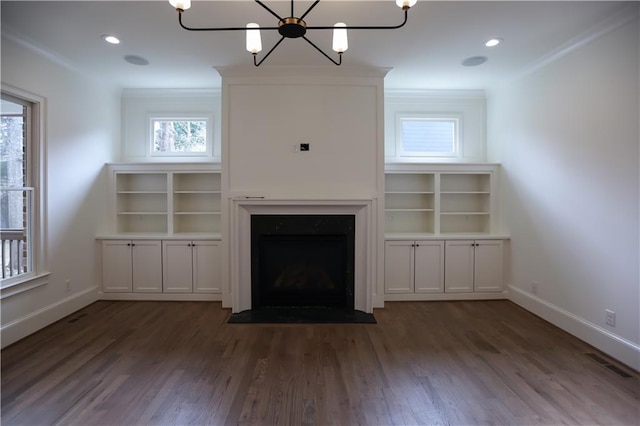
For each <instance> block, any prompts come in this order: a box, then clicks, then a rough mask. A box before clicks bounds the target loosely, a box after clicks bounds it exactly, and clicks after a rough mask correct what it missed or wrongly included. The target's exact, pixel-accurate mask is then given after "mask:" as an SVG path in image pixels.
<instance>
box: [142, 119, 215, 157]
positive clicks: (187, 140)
mask: <svg viewBox="0 0 640 426" xmlns="http://www.w3.org/2000/svg"><path fill="white" fill-rule="evenodd" d="M152 130H153V141H152V144H153V153H155V154H198V153H201V154H204V153H206V152H207V148H208V144H207V120H204V119H175V120H174V119H152Z"/></svg>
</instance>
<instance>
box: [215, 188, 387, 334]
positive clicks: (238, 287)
mask: <svg viewBox="0 0 640 426" xmlns="http://www.w3.org/2000/svg"><path fill="white" fill-rule="evenodd" d="M372 203H373V201H372V200H366V199H365V200H277V199H263V198H252V197H238V198H235V199H233V200H232V201H231V231H232V232H231V240H230V242H231V259H230V262H231V275H230V291H231V292H230V293H231V303H230V305H231V308H232V317H231V321H230V322H271V321H250V320H248V321H243V320H242V318H245V319H246V318H249V319H251V318H255V317H256V313H258V312H261V311H265V310H269V309H271V310H280V311H283V310H284V308H286V309H294V310H297V312H299V313H302V314H304V315H306V314H307V313H308V312H313V311H316V312H317V311H320V310H322V311H327V310H333V311H341V312H343V313H345V312H346V313H348V315H347V317H349V316H350V317H353V316H354V315H355V316H357V315H361V314H362V315H364V316H365V317H366V318H365V319H364V320H363V321H359V320H356V322H375V319H373V316H372V315H371V313H372V298H373V296H372V291H373V287H374V286H375V282H376V279H375V276H376V264H375V263H374V262H373V259H372V258H373V257H374V254H375V250H374V244H375V239H374V238H372V236H371V235H372V232H375V229H376V221H375V220H374V218H373V217H372V215H373V209H372ZM261 275H262V276H261ZM223 303H224V301H223ZM347 319H348V318H347ZM235 320H237V321H235ZM273 322H281V321H273ZM282 322H289V321H282ZM300 322H307V321H300ZM309 322H314V321H309ZM318 322H322V321H318ZM327 322H329V321H327ZM336 322H352V321H339V320H338V321H336Z"/></svg>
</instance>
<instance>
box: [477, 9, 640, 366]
mask: <svg viewBox="0 0 640 426" xmlns="http://www.w3.org/2000/svg"><path fill="white" fill-rule="evenodd" d="M638 52H639V30H638V19H637V16H636V18H635V20H633V21H632V22H630V23H629V22H627V23H626V24H624V25H623V26H622V27H619V28H617V29H614V30H613V31H610V32H608V33H606V34H605V35H604V36H602V37H599V38H596V39H595V40H593V41H591V42H589V43H587V44H585V45H583V46H581V47H577V48H576V49H574V50H572V51H569V52H568V53H567V54H565V55H564V56H562V57H559V58H558V59H557V60H555V61H553V62H551V63H549V64H548V65H546V66H545V67H543V68H540V69H538V70H536V71H533V72H531V73H529V74H527V75H524V76H523V77H521V78H520V79H518V80H516V81H513V82H512V83H510V84H508V85H506V86H504V87H501V88H498V89H496V90H493V91H491V92H490V93H489V96H488V136H489V137H488V141H489V148H490V149H489V153H490V158H489V160H490V161H500V162H502V170H503V172H502V174H501V176H502V182H501V188H502V191H503V193H502V195H501V199H502V201H503V215H502V217H503V218H504V220H505V226H506V227H507V228H508V232H509V233H510V235H511V238H512V243H511V250H512V262H513V264H512V287H511V289H510V297H511V298H512V300H514V301H515V302H517V303H519V304H521V305H523V306H525V307H527V308H528V309H530V310H532V311H533V312H535V313H537V314H538V315H540V316H542V317H543V318H545V319H547V320H549V321H551V322H553V323H555V324H556V325H559V326H560V327H562V328H564V329H565V330H567V331H569V332H571V333H573V334H576V335H577V336H578V337H581V338H582V339H584V340H586V341H587V342H589V343H591V344H593V345H594V346H596V347H598V348H600V349H602V350H603V351H605V352H607V353H609V354H610V355H612V356H614V357H616V358H618V359H620V360H621V361H623V362H625V363H627V364H628V365H630V366H632V367H634V368H636V369H640V315H639V311H640V278H639V271H638V265H639V259H640V253H639V190H640V187H639V168H640V166H639V148H638V146H639V130H638V121H639V116H640V110H639V106H638V102H639V93H640V92H639V90H640V87H639V82H638V80H639V75H640V67H639V54H638ZM532 281H538V282H539V290H538V295H537V296H536V295H533V294H532V293H531V290H532V286H531V283H532ZM605 309H611V310H613V311H615V312H616V315H617V322H616V326H615V327H611V326H608V325H606V324H605Z"/></svg>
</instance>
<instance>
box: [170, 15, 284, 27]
mask: <svg viewBox="0 0 640 426" xmlns="http://www.w3.org/2000/svg"><path fill="white" fill-rule="evenodd" d="M178 22H179V23H180V26H181V27H182V28H184V29H185V30H187V31H246V30H247V27H227V28H193V27H187V26H186V25H184V24H183V23H182V11H178ZM260 29H261V30H276V31H277V30H278V27H261V28H260Z"/></svg>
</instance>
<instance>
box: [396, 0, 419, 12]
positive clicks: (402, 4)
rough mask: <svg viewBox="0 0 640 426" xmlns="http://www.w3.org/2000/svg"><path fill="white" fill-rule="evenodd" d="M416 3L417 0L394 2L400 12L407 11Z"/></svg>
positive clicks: (397, 0) (398, 0)
mask: <svg viewBox="0 0 640 426" xmlns="http://www.w3.org/2000/svg"><path fill="white" fill-rule="evenodd" d="M417 2H418V0H396V4H397V5H398V7H399V8H401V9H402V10H405V9H409V8H410V7H413V6H414V5H415V4H416V3H417Z"/></svg>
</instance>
